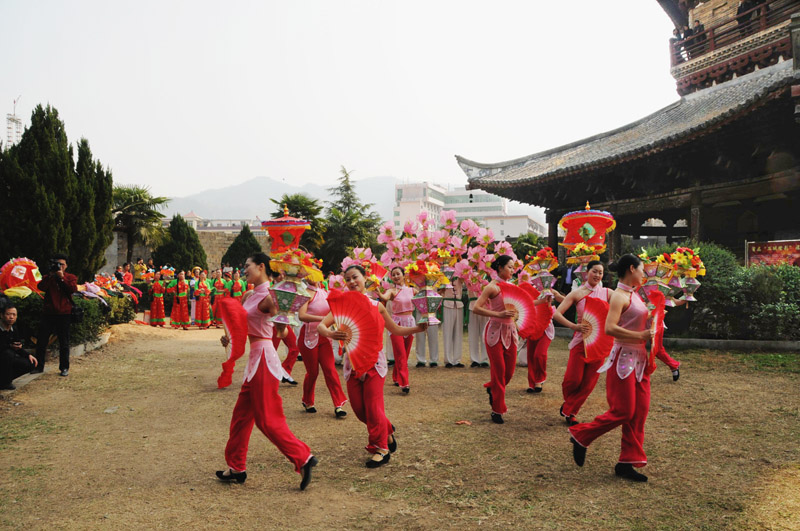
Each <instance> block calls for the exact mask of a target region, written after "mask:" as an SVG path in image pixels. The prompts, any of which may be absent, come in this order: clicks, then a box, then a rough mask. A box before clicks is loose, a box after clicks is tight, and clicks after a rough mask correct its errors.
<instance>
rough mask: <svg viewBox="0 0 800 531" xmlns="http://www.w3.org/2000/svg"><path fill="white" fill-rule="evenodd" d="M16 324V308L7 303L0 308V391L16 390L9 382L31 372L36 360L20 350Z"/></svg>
mask: <svg viewBox="0 0 800 531" xmlns="http://www.w3.org/2000/svg"><path fill="white" fill-rule="evenodd" d="M16 322H17V308H16V307H14V305H13V304H11V303H8V304H7V305H6V306H5V307H0V389H4V390H5V389H16V387H14V384H12V383H11V382H12V381H13V380H14V378H18V377H20V376H22V375H23V374H27V373H29V372H31V371H32V370H33V369H34V368H35V367H36V365H37V364H38V362H37V360H36V358H34V357H33V356H31V355H30V354H26V353H25V351H24V350H22V333H21V332H20V330H19V327H17V326H15V324H16Z"/></svg>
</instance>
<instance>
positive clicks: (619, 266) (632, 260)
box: [608, 254, 642, 278]
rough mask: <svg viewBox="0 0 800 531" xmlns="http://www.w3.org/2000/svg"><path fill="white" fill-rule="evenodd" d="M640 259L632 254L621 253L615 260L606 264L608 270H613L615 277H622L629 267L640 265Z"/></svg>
mask: <svg viewBox="0 0 800 531" xmlns="http://www.w3.org/2000/svg"><path fill="white" fill-rule="evenodd" d="M641 263H642V261H641V260H639V257H638V256H635V255H632V254H623V255H622V256H620V257H619V258H618V259H617V261H616V262H612V263H610V264H608V269H609V271H613V272H614V273H616V274H617V278H622V277H624V276H625V275H627V274H628V271H630V269H631V267H633V268H634V269H635V268H637V267H639V265H641Z"/></svg>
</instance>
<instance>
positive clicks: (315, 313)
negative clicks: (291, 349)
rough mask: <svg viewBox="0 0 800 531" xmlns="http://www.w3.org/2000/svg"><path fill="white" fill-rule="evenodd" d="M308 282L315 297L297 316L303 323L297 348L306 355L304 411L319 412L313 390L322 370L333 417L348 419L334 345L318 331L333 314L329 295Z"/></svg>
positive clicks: (320, 286)
mask: <svg viewBox="0 0 800 531" xmlns="http://www.w3.org/2000/svg"><path fill="white" fill-rule="evenodd" d="M306 282H308V291H310V292H311V293H313V294H314V296H313V297H312V298H311V300H309V301H308V302H307V303H305V304H304V305H303V306H301V307H300V311H299V312H297V315H298V317H299V318H300V320H301V321H303V326H302V327H300V336H299V338H298V345H297V346H298V348H299V349H300V353H301V354H302V355H303V363H304V364H305V366H306V376H305V379H304V380H303V407H304V408H305V410H306V411H307V412H308V413H316V412H317V408H316V407H314V387H316V383H317V376H318V375H319V369H320V368H322V374H323V376H324V377H325V384H326V385H327V386H328V391H330V393H331V399H332V400H333V411H334V414H335V415H336V416H337V417H339V418H342V417H345V416H347V411H345V410H344V409H342V406H343V405H344V404H345V402H347V397H346V396H345V394H344V390H342V384H341V382H340V381H339V373H338V372H336V364H335V363H334V360H333V342H332V341H331V340H330V339H328V338H327V337H320V335H319V332H318V331H317V325H318V324H319V323H320V322H321V321H322V319H323V318H324V317H325V316H326V315H328V314H329V313H331V308H330V306H328V292H327V291H325V290H324V289H323V287H322V285H321V283H318V282H314V281H313V280H307V281H306Z"/></svg>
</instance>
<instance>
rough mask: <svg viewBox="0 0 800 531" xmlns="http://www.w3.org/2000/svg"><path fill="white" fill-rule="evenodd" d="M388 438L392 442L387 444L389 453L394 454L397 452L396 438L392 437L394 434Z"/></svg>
mask: <svg viewBox="0 0 800 531" xmlns="http://www.w3.org/2000/svg"><path fill="white" fill-rule="evenodd" d="M389 437H391V438H392V442H390V443H389V452H390V453H395V452H396V451H397V437H395V436H394V433H391V434H389Z"/></svg>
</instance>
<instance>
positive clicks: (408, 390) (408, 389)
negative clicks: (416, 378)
mask: <svg viewBox="0 0 800 531" xmlns="http://www.w3.org/2000/svg"><path fill="white" fill-rule="evenodd" d="M401 391H403V393H405V394H408V393H410V392H411V388H410V387H403V388H402V389H401Z"/></svg>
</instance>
